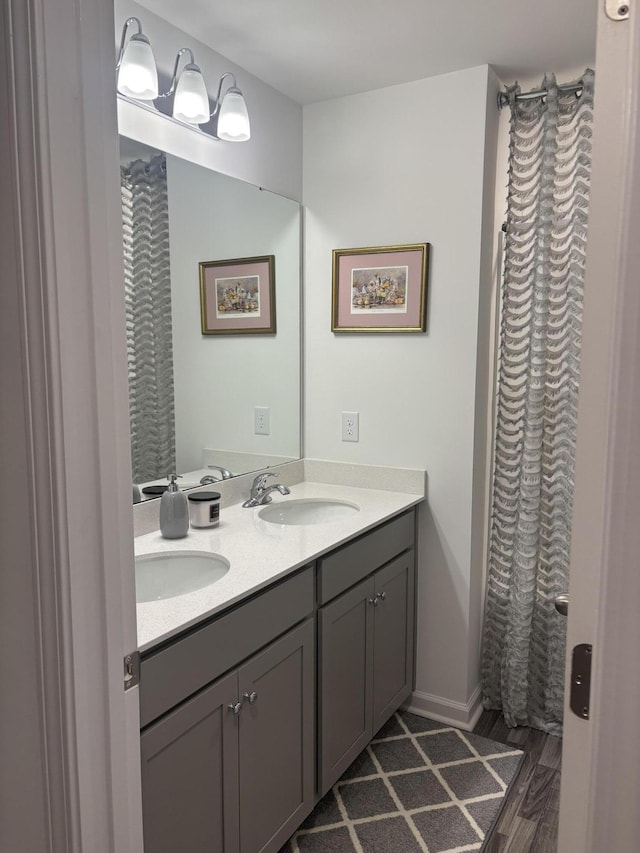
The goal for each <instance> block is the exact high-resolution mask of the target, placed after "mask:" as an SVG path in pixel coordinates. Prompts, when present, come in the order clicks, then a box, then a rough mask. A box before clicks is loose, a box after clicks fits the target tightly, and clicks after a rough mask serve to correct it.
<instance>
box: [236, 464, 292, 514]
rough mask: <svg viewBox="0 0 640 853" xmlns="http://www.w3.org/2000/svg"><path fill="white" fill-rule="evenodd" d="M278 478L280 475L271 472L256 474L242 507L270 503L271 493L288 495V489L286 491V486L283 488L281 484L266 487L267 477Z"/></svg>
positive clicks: (289, 492)
mask: <svg viewBox="0 0 640 853" xmlns="http://www.w3.org/2000/svg"><path fill="white" fill-rule="evenodd" d="M279 476H280V474H276V473H275V472H273V471H269V472H268V473H266V474H258V476H257V477H256V478H255V479H254V481H253V485H252V486H251V493H250V495H249V499H248V500H246V501H245V502H244V503H243V504H242V506H244V507H252V506H262V504H268V503H271V492H280V494H281V495H290V494H291V491H290V489H288V488H287V486H283V485H282V483H272V484H271V485H270V486H268V485H267V481H268V479H269V477H279Z"/></svg>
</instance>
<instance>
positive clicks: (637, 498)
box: [558, 3, 640, 853]
mask: <svg viewBox="0 0 640 853" xmlns="http://www.w3.org/2000/svg"><path fill="white" fill-rule="evenodd" d="M632 28H633V30H632ZM634 31H635V32H634ZM638 32H639V21H638V18H637V17H635V19H634V17H633V15H632V18H631V21H624V22H614V21H612V20H611V19H609V18H608V17H606V15H605V13H604V3H602V4H599V9H598V46H597V59H596V89H595V110H594V135H593V173H592V193H591V204H590V220H589V242H588V248H587V267H586V282H585V312H584V328H583V351H582V362H581V384H580V401H579V412H578V441H577V453H576V489H575V499H574V515H573V532H572V553H571V570H570V578H571V580H570V597H571V604H570V608H569V620H568V632H567V670H566V683H567V688H569V682H570V662H571V653H572V649H573V647H574V646H575V645H577V644H579V643H591V644H592V645H593V665H592V683H591V708H590V719H589V720H588V721H586V720H582V719H579V718H578V717H577V716H576V715H574V714H573V713H572V712H571V711H570V709H569V689H567V692H566V698H565V724H564V742H563V757H562V784H561V796H560V831H559V839H558V851H559V853H582V851H584V853H602V851H603V850H612V851H613V850H615V851H616V853H627V851H629V853H632V851H635V850H636V849H637V838H638V837H640V817H639V814H638V810H637V804H636V803H635V802H634V800H636V799H637V797H636V792H637V781H638V774H639V771H638V767H639V766H640V749H639V748H638V745H637V738H636V739H635V740H636V742H634V739H633V737H630V736H629V735H630V733H632V732H633V730H634V729H635V719H637V712H636V713H635V714H634V713H633V712H634V710H635V709H637V707H638V701H639V700H640V683H639V680H638V676H637V665H636V666H634V670H633V672H632V673H631V675H630V671H629V669H628V665H629V659H630V654H631V651H629V652H627V654H626V655H623V654H622V651H623V650H624V649H625V644H624V638H626V639H627V641H628V640H629V639H631V636H632V635H634V636H635V639H636V643H635V647H636V648H637V640H638V632H637V628H636V627H635V626H637V624H638V618H637V613H638V606H639V604H640V586H639V582H638V569H637V554H638V549H639V546H640V539H639V538H638V529H639V525H638V522H637V519H638V517H640V491H639V490H638V484H639V482H640V470H638V464H637V462H636V459H637V458H638V457H639V456H640V448H639V447H638V442H637V435H638V428H637V425H638V414H639V413H638V411H637V407H638V405H639V400H640V397H639V395H640V370H639V362H638V358H637V356H636V357H635V358H632V357H630V355H629V354H630V353H632V352H633V351H634V350H635V344H636V341H637V339H638V332H639V328H638V325H637V324H638V298H637V293H638V288H637V280H638V271H639V270H640V264H639V262H638V257H637V246H638V238H637V235H636V236H635V238H634V236H633V234H632V231H633V229H634V228H635V229H636V230H637V222H638V210H639V208H640V205H639V199H640V187H638V186H637V185H636V184H635V182H632V181H630V177H631V175H632V174H633V175H635V168H633V167H634V156H635V151H636V138H637V135H636V127H635V125H636V113H637V105H635V104H633V103H632V99H631V94H632V92H634V90H635V89H636V83H637V80H638V76H637V75H638V70H637V68H636V67H635V65H636V62H635V59H636V58H637V48H636V51H635V52H634V51H633V50H632V49H631V42H630V39H631V37H632V36H633V40H634V44H635V45H637V44H638ZM632 169H633V172H632ZM633 216H635V219H633ZM634 272H635V277H634V275H633V273H634ZM634 324H635V325H634ZM634 408H635V418H636V419H635V422H634V427H635V428H634V430H630V422H631V421H630V416H631V415H632V414H633V413H634ZM634 445H635V446H634ZM633 474H635V475H636V479H635V481H634V480H633V479H632V476H630V475H633ZM621 504H622V506H621ZM625 509H626V510H627V513H626V514H625V511H624V510H625ZM621 593H622V594H621ZM626 648H629V647H628V646H626ZM625 694H626V695H625ZM623 695H624V696H625V700H624V702H623V701H620V700H619V699H618V696H620V697H622V696H623ZM628 702H631V703H632V705H631V707H629V705H628V704H627V703H628ZM631 720H633V721H634V722H633V725H632V726H631ZM623 721H624V723H628V724H629V725H628V726H627V725H625V724H623ZM614 756H615V759H616V761H620V762H622V764H619V765H618V770H617V771H616V770H615V766H614V764H615V763H614V760H613V759H614ZM625 759H626V761H625ZM625 765H628V766H629V768H635V776H633V775H632V776H628V777H627V778H625V775H624V773H623V772H621V769H622V767H623V766H625ZM613 804H614V805H613ZM632 839H633V840H632Z"/></svg>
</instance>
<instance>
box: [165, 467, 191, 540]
mask: <svg viewBox="0 0 640 853" xmlns="http://www.w3.org/2000/svg"><path fill="white" fill-rule="evenodd" d="M178 476H179V475H178V474H169V475H168V477H167V479H168V480H169V488H168V489H167V491H166V492H165V493H164V494H163V495H162V497H161V498H160V533H161V534H162V535H163V536H164V538H165V539H182V537H183V536H186V535H187V533H188V532H189V507H188V505H187V496H186V495H185V493H184V492H181V491H180V489H179V488H178V484H177V482H176V480H177V479H178Z"/></svg>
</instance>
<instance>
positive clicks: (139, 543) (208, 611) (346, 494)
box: [135, 482, 424, 651]
mask: <svg viewBox="0 0 640 853" xmlns="http://www.w3.org/2000/svg"><path fill="white" fill-rule="evenodd" d="M310 498H324V499H331V500H339V501H348V502H351V503H355V504H357V505H358V506H359V507H360V512H358V513H355V514H354V515H352V516H349V517H348V518H345V519H344V520H340V521H332V522H330V523H325V524H309V525H300V526H297V525H280V524H271V523H269V522H265V521H263V520H262V519H261V518H259V517H258V512H259V509H260V508H255V509H245V508H243V507H242V505H241V504H234V505H233V506H229V507H226V508H224V509H223V510H222V511H221V513H220V524H219V526H218V527H213V528H207V529H202V530H197V529H194V528H191V529H190V530H189V534H188V535H187V536H186V537H185V538H184V539H163V537H162V536H161V535H160V532H159V531H154V532H153V533H147V534H145V535H143V536H138V537H137V538H136V539H135V553H136V555H140V554H150V553H159V552H162V551H180V550H182V551H211V552H213V553H216V554H220V555H222V556H223V557H225V558H226V559H227V560H228V561H229V562H230V564H231V568H230V569H229V571H228V572H227V574H226V575H225V576H224V577H223V578H221V579H220V580H219V581H217V582H216V583H214V584H212V585H211V586H208V587H204V588H203V589H199V590H196V591H195V592H190V593H187V594H185V595H179V596H175V597H173V598H166V599H163V600H161V601H151V602H145V603H141V604H138V605H137V606H136V607H137V620H138V648H139V649H140V651H147V650H148V649H150V648H152V647H153V646H154V645H156V644H157V643H160V642H162V641H163V640H166V639H168V638H170V637H172V636H174V635H176V634H178V633H180V632H181V631H184V630H185V628H188V627H190V626H192V625H195V624H197V623H198V622H200V621H201V620H203V619H205V618H207V617H209V616H212V615H213V614H215V613H217V612H220V611H222V610H224V609H225V608H227V607H229V606H230V605H231V604H234V603H235V602H238V601H240V600H241V599H243V598H245V597H247V596H249V595H251V594H252V593H254V592H257V591H258V590H260V589H262V588H263V587H266V586H268V585H269V584H270V583H273V582H274V581H276V580H278V579H279V578H282V577H284V576H285V575H287V574H288V573H290V572H292V571H293V570H294V569H297V568H299V567H301V566H304V565H307V564H308V563H310V562H312V561H313V560H315V559H316V558H317V557H319V556H320V555H321V554H325V553H327V552H328V551H331V550H333V549H334V548H336V547H338V546H339V545H341V544H342V543H344V542H346V541H347V540H349V539H351V538H353V537H354V536H358V535H359V534H361V533H364V532H365V531H366V530H369V529H371V528H372V527H375V526H376V525H378V524H380V523H381V522H383V521H385V520H386V519H388V518H391V517H392V516H394V515H397V514H398V513H399V512H402V511H403V510H405V509H409V507H412V506H414V505H415V504H418V503H420V502H421V501H422V500H424V496H423V495H419V494H405V493H402V492H389V491H381V490H377V489H364V488H355V487H351V486H344V485H340V486H336V485H328V484H326V483H310V482H303V483H297V484H296V485H293V486H291V494H290V495H289V496H287V497H283V496H281V495H279V494H278V493H277V492H275V493H274V494H273V503H274V504H275V503H276V502H280V501H282V502H285V501H287V500H291V499H310Z"/></svg>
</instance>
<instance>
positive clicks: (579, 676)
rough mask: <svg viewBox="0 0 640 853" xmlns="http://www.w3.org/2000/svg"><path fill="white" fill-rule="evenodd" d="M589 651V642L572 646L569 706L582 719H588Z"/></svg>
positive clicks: (589, 691)
mask: <svg viewBox="0 0 640 853" xmlns="http://www.w3.org/2000/svg"><path fill="white" fill-rule="evenodd" d="M591 653H592V647H591V646H590V645H589V643H580V645H579V646H574V649H573V654H572V656H571V691H570V693H569V707H570V708H571V710H572V711H573V713H574V714H576V715H577V716H578V717H580V718H581V719H582V720H588V719H589V696H590V693H591Z"/></svg>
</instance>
